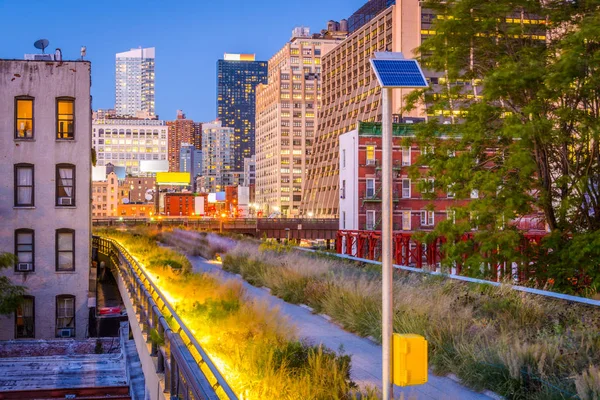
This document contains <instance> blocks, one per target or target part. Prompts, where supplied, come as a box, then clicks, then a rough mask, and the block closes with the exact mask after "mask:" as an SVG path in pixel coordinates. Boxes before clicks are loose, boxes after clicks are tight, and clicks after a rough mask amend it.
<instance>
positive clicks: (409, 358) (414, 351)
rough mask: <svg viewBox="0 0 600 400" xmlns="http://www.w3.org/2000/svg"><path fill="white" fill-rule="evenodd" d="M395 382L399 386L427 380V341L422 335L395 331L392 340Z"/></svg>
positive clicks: (419, 383) (422, 382)
mask: <svg viewBox="0 0 600 400" xmlns="http://www.w3.org/2000/svg"><path fill="white" fill-rule="evenodd" d="M392 363H393V364H392V365H393V369H392V371H393V374H392V375H393V382H394V385H397V386H411V385H422V384H424V383H426V382H427V341H426V340H425V338H424V337H423V336H421V335H414V334H410V333H409V334H403V335H401V334H399V333H394V338H393V341H392Z"/></svg>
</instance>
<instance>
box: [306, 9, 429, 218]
mask: <svg viewBox="0 0 600 400" xmlns="http://www.w3.org/2000/svg"><path fill="white" fill-rule="evenodd" d="M378 2H380V0H371V1H369V2H368V3H367V4H366V5H365V6H363V8H364V7H366V6H374V5H376V4H377V3H378ZM386 4H387V3H386ZM363 8H361V10H362V9H363ZM375 9H376V7H375ZM422 11H423V12H422ZM375 13H376V12H375V11H374V12H373V14H375ZM422 18H423V21H430V18H431V14H428V13H427V12H426V10H421V6H420V3H419V2H418V1H414V2H403V3H399V4H396V5H392V6H390V7H388V8H385V9H380V10H379V14H376V15H374V16H371V17H369V18H368V19H367V20H366V21H364V23H363V24H362V26H360V27H359V28H358V29H356V30H355V31H354V33H352V34H351V35H349V36H348V38H347V39H346V40H344V41H343V42H342V43H341V44H339V45H338V46H337V47H336V48H335V49H333V50H332V51H330V52H329V53H327V54H326V55H325V56H324V57H323V60H322V64H323V79H322V80H323V84H322V86H323V89H322V100H321V103H320V105H321V109H320V110H319V125H318V129H316V132H317V134H316V137H315V143H314V146H313V149H312V152H313V157H312V158H311V160H310V162H309V164H308V168H307V182H306V186H305V187H306V192H305V193H304V198H303V202H302V205H301V213H302V214H307V213H309V212H310V213H312V214H313V215H314V216H315V217H323V218H337V217H338V204H339V198H340V190H339V182H338V180H339V136H340V135H341V134H343V133H346V132H349V131H351V130H353V129H356V127H357V122H358V121H371V122H375V121H381V112H382V111H381V103H380V92H381V90H380V88H379V84H378V83H377V79H376V77H375V74H374V73H373V71H372V70H371V65H370V63H369V59H370V58H372V57H373V53H374V52H376V51H399V52H403V53H404V56H405V57H406V58H413V57H414V52H413V51H414V50H415V49H416V48H417V47H418V46H419V45H420V44H421V39H422V33H421V27H422ZM351 20H352V17H351V18H350V19H349V21H348V23H349V25H351ZM349 29H350V27H349ZM426 32H428V31H426ZM407 93H409V90H401V89H396V90H394V93H393V97H392V110H393V112H394V113H398V112H399V109H400V108H401V104H402V98H403V97H404V96H405V95H406V94H407ZM396 117H397V118H398V119H399V116H398V115H397V116H396ZM403 117H404V118H405V119H406V118H407V117H414V118H413V121H416V119H417V118H423V117H425V112H424V109H423V108H418V109H415V110H414V111H413V112H412V113H411V114H404V115H403ZM398 122H399V121H398Z"/></svg>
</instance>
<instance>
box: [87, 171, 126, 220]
mask: <svg viewBox="0 0 600 400" xmlns="http://www.w3.org/2000/svg"><path fill="white" fill-rule="evenodd" d="M118 204H119V180H118V179H117V174H115V173H114V172H111V173H109V174H108V175H106V177H105V179H104V180H101V181H93V182H92V218H102V217H116V216H117V215H118V214H117V205H118Z"/></svg>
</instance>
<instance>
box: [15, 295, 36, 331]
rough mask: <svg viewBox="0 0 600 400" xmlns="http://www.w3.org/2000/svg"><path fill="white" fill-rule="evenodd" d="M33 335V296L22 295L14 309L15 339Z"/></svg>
mask: <svg viewBox="0 0 600 400" xmlns="http://www.w3.org/2000/svg"><path fill="white" fill-rule="evenodd" d="M34 337H35V298H34V297H33V296H23V301H22V302H21V304H19V305H18V306H17V310H16V311H15V339H26V338H34Z"/></svg>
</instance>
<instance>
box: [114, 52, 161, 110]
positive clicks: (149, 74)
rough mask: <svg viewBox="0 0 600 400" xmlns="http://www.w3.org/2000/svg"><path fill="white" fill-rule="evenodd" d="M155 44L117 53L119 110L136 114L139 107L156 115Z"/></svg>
mask: <svg viewBox="0 0 600 400" xmlns="http://www.w3.org/2000/svg"><path fill="white" fill-rule="evenodd" d="M154 55H155V51H154V47H150V48H146V49H143V48H139V49H131V50H129V51H125V52H123V53H117V55H116V61H115V78H116V80H115V95H116V97H115V112H116V114H117V115H118V116H121V117H135V116H136V112H137V111H145V112H148V113H149V114H151V115H154V114H155V112H154Z"/></svg>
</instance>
